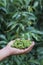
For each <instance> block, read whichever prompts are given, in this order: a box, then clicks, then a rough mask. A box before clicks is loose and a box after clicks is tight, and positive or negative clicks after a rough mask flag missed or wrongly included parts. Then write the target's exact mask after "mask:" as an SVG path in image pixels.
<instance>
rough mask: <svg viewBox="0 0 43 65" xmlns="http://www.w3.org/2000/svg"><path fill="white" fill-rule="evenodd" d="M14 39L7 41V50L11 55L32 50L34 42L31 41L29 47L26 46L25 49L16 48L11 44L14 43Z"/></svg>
mask: <svg viewBox="0 0 43 65" xmlns="http://www.w3.org/2000/svg"><path fill="white" fill-rule="evenodd" d="M14 41H15V40H12V41H10V42H9V43H8V45H7V48H8V49H9V52H10V53H11V55H17V54H25V53H28V52H30V51H31V50H32V48H33V47H34V45H35V43H34V42H32V44H31V45H30V47H28V48H26V49H18V48H12V47H11V45H12V44H13V43H14Z"/></svg>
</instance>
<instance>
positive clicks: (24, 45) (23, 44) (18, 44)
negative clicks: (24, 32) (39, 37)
mask: <svg viewBox="0 0 43 65" xmlns="http://www.w3.org/2000/svg"><path fill="white" fill-rule="evenodd" d="M31 44H32V42H31V40H25V39H19V40H18V39H16V40H15V41H14V43H13V45H12V47H15V48H19V49H25V48H28V47H29V46H30V45H31Z"/></svg>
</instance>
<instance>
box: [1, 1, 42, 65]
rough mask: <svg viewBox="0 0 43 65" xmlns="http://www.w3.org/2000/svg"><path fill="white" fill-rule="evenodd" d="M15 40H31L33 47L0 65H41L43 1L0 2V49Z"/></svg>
mask: <svg viewBox="0 0 43 65" xmlns="http://www.w3.org/2000/svg"><path fill="white" fill-rule="evenodd" d="M16 38H25V39H30V40H33V41H34V42H35V47H34V48H33V49H32V51H31V52H30V53H27V54H25V55H17V56H10V57H8V58H6V59H5V60H3V61H1V62H0V65H43V0H0V49H1V48H3V47H5V46H6V45H7V43H8V42H9V41H11V40H13V39H16Z"/></svg>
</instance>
